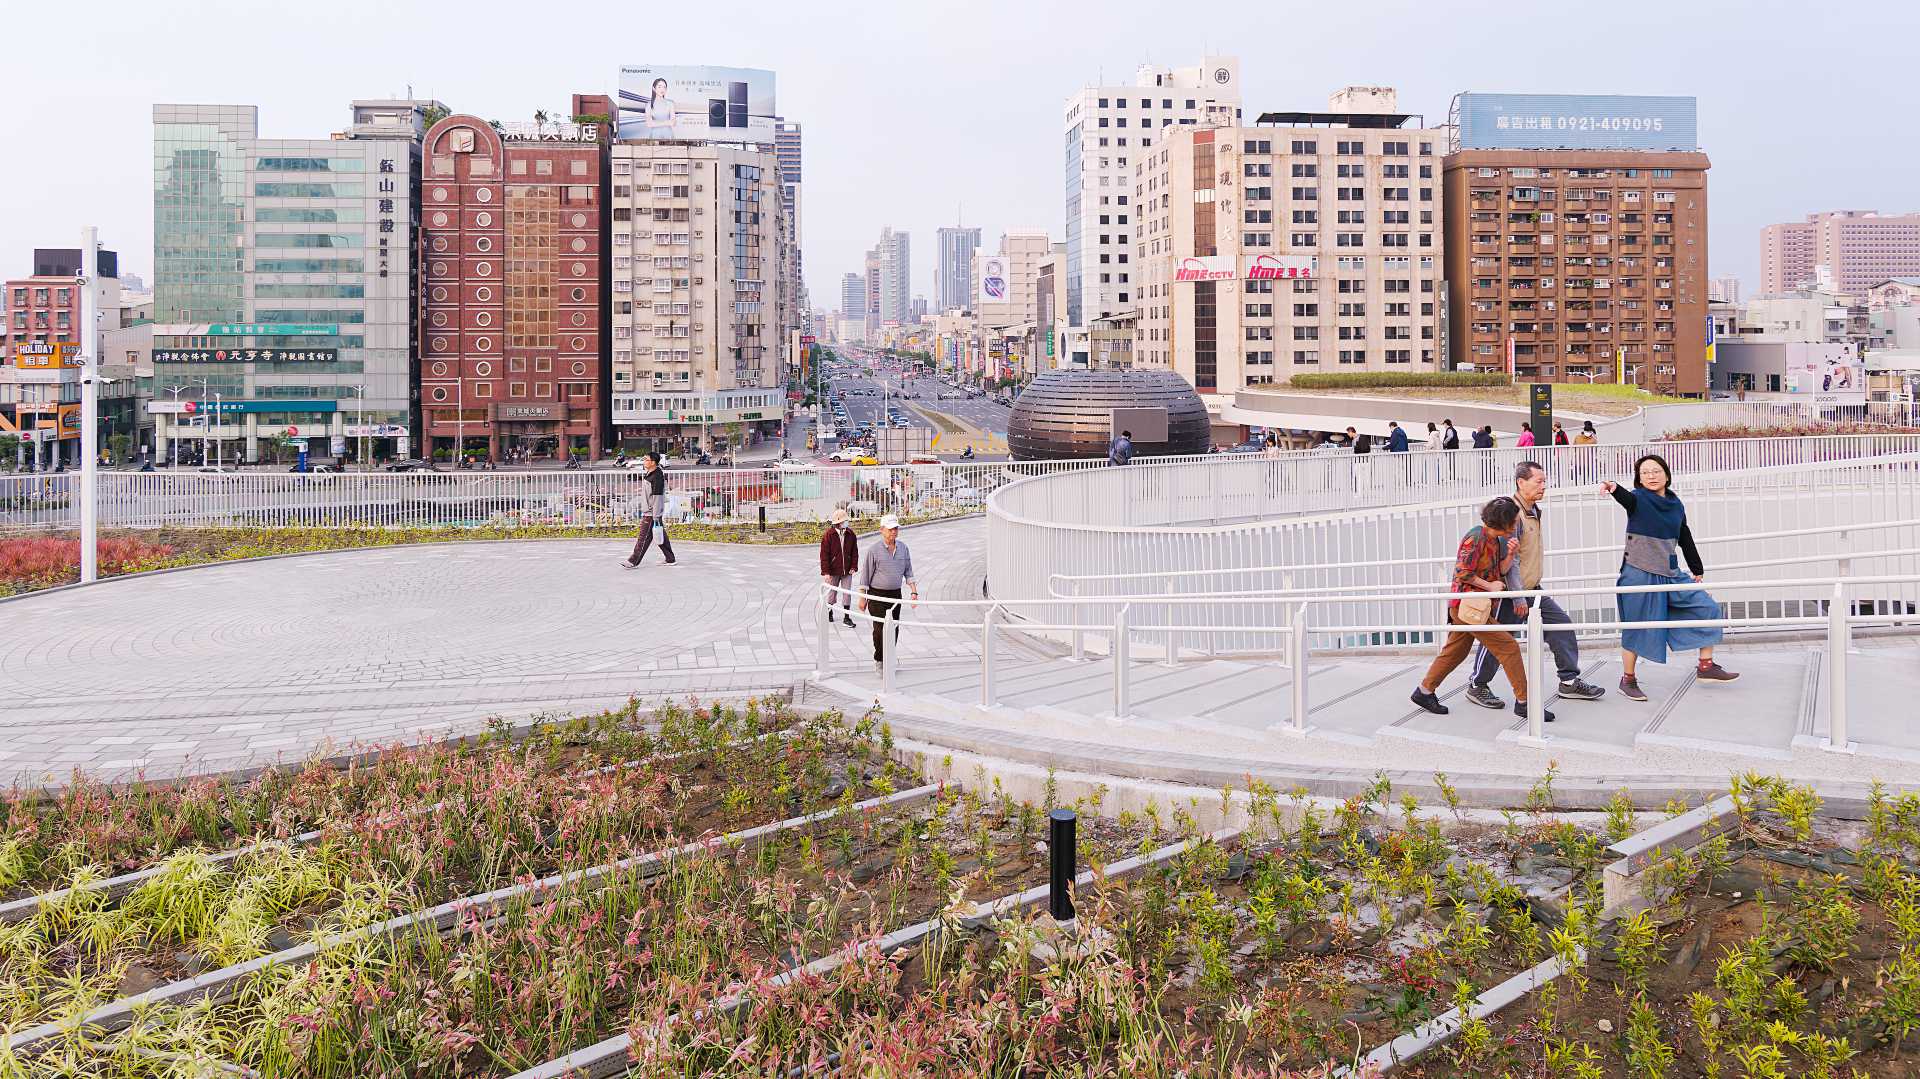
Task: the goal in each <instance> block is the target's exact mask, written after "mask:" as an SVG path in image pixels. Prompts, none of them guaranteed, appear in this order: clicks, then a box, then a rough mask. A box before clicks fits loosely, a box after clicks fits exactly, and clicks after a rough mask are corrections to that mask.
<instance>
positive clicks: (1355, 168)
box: [1333, 164, 1367, 180]
mask: <svg viewBox="0 0 1920 1079" xmlns="http://www.w3.org/2000/svg"><path fill="white" fill-rule="evenodd" d="M1333 172H1334V175H1335V176H1338V177H1340V178H1341V179H1343V180H1361V179H1365V178H1366V175H1367V167H1366V166H1365V165H1347V164H1340V165H1335V166H1334V167H1333Z"/></svg>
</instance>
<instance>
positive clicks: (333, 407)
mask: <svg viewBox="0 0 1920 1079" xmlns="http://www.w3.org/2000/svg"><path fill="white" fill-rule="evenodd" d="M174 403H175V402H172V401H154V402H150V403H149V404H148V406H147V411H148V412H174V411H175V410H174V409H173V408H171V407H168V408H164V409H156V408H155V407H154V406H155V405H168V406H171V405H173V404H174ZM178 403H179V405H180V406H181V407H180V408H179V410H178V411H179V412H180V413H185V414H189V415H195V414H199V413H205V412H338V411H339V410H340V403H339V402H338V401H280V400H267V401H181V402H178Z"/></svg>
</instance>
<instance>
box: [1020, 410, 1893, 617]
mask: <svg viewBox="0 0 1920 1079" xmlns="http://www.w3.org/2000/svg"><path fill="white" fill-rule="evenodd" d="M1853 445H1854V446H1855V448H1856V449H1858V448H1859V446H1858V444H1857V443H1856V444H1853ZM1871 448H1879V449H1897V448H1903V447H1901V446H1900V445H1899V444H1894V445H1892V446H1879V447H1871ZM1609 449H1612V448H1611V447H1609ZM1625 449H1629V450H1631V449H1635V448H1634V447H1627V448H1625ZM1483 452H1484V451H1483ZM1497 452H1499V453H1503V454H1504V453H1507V452H1508V451H1497ZM1522 452H1524V451H1522ZM1542 456H1543V457H1544V456H1545V455H1542ZM1675 456H1678V455H1677V454H1676V455H1675ZM1741 457H1742V455H1737V454H1736V455H1732V456H1730V457H1726V458H1723V460H1739V459H1741ZM1545 463H1547V465H1548V469H1549V475H1550V476H1552V475H1554V473H1555V469H1554V467H1553V462H1552V460H1551V459H1548V460H1547V461H1546V462H1545ZM1697 463H1698V462H1696V464H1697ZM1562 465H1563V467H1562V468H1561V469H1560V470H1559V475H1560V476H1561V477H1562V479H1561V480H1560V481H1557V482H1565V477H1566V476H1567V474H1568V473H1569V472H1570V471H1573V469H1572V468H1570V467H1567V466H1565V465H1564V462H1562ZM1239 467H1241V466H1238V465H1235V466H1230V469H1229V470H1232V469H1238V468H1239ZM1631 467H1632V458H1631V457H1627V459H1626V460H1625V462H1624V464H1623V465H1622V466H1621V468H1620V470H1619V471H1618V472H1615V473H1612V474H1611V475H1612V478H1616V479H1625V474H1626V472H1627V471H1629V470H1630V469H1631ZM1107 471H1108V472H1112V471H1120V470H1107ZM1159 471H1161V472H1162V473H1174V472H1178V471H1180V470H1178V469H1177V468H1161V469H1159ZM1581 471H1582V472H1583V473H1584V474H1582V475H1579V476H1578V479H1579V480H1580V481H1581V485H1580V487H1579V488H1577V489H1575V490H1571V491H1569V490H1565V489H1557V490H1556V489H1553V488H1550V489H1549V493H1548V500H1547V503H1546V507H1545V534H1546V542H1547V562H1546V577H1547V579H1548V580H1550V581H1554V582H1563V581H1564V582H1569V583H1587V582H1603V581H1609V580H1612V579H1613V578H1614V577H1615V576H1616V575H1617V572H1618V567H1619V560H1620V536H1621V533H1622V531H1623V519H1624V515H1623V514H1622V512H1621V510H1620V509H1619V507H1618V506H1617V505H1615V503H1614V502H1613V500H1612V499H1610V498H1608V497H1607V496H1606V495H1604V494H1602V493H1601V492H1600V490H1599V488H1598V485H1597V484H1596V483H1593V482H1592V481H1594V480H1596V479H1597V478H1598V477H1596V476H1594V475H1593V474H1592V473H1591V472H1585V471H1584V466H1583V467H1582V469H1581ZM1190 476H1191V478H1192V479H1193V482H1194V483H1196V484H1201V483H1211V482H1220V481H1214V480H1211V479H1209V477H1207V476H1204V475H1200V474H1190ZM1085 480H1086V482H1085V483H1084V484H1081V483H1059V482H1055V481H1051V480H1039V481H1032V482H1029V483H1023V484H1018V485H1014V486H1012V487H1009V488H1008V489H1006V490H1004V491H1001V492H999V494H997V495H996V496H995V499H994V500H993V505H992V506H991V507H990V509H989V525H988V527H989V545H988V552H987V554H988V581H989V591H990V594H991V595H993V596H996V597H998V596H1023V597H1042V596H1045V597H1049V598H1053V599H1055V600H1057V603H1056V605H1055V606H1053V607H1051V608H1046V609H1042V610H1038V611H1034V612H1033V614H1034V616H1035V617H1036V618H1038V619H1040V620H1050V621H1063V620H1071V618H1072V607H1071V603H1072V602H1074V601H1075V600H1076V599H1078V598H1081V597H1085V596H1089V595H1105V596H1142V595H1158V596H1175V595H1177V594H1180V593H1187V592H1207V593H1215V594H1219V593H1237V594H1248V595H1251V594H1257V593H1266V594H1272V593H1275V592H1276V591H1305V592H1317V593H1326V594H1335V593H1340V592H1368V593H1374V594H1377V595H1379V596H1382V597H1384V596H1386V595H1388V594H1391V593H1393V592H1394V591H1395V590H1404V589H1419V588H1424V587H1428V586H1431V585H1432V584H1433V583H1434V581H1435V580H1436V577H1438V575H1439V574H1438V570H1437V569H1436V567H1440V566H1444V565H1447V564H1449V563H1450V562H1451V561H1452V557H1453V553H1454V550H1455V548H1456V546H1457V544H1458V542H1459V537H1460V535H1461V534H1462V533H1463V532H1464V531H1465V530H1466V529H1467V528H1468V527H1470V526H1471V525H1473V524H1474V523H1477V520H1478V512H1479V507H1480V505H1481V504H1482V502H1483V501H1484V499H1485V498H1486V497H1488V496H1490V495H1492V494H1495V493H1510V492H1511V491H1512V479H1511V472H1508V473H1507V474H1506V475H1505V476H1503V477H1502V478H1501V480H1500V481H1499V483H1498V485H1492V484H1490V485H1489V486H1488V487H1485V488H1481V489H1480V490H1478V491H1475V492H1473V493H1472V494H1471V495H1470V496H1469V497H1461V496H1460V495H1459V494H1453V495H1452V497H1450V498H1447V499H1446V500H1444V501H1420V502H1417V503H1413V504H1400V505H1391V506H1381V507H1370V506H1358V507H1350V508H1345V509H1341V510H1339V511H1337V512H1327V511H1324V510H1323V511H1319V512H1309V513H1304V514H1293V515H1280V514H1276V515H1274V516H1273V517H1271V518H1269V519H1256V520H1253V521H1248V522H1239V523H1231V524H1225V525H1214V524H1187V525H1154V526H1141V525H1136V526H1133V527H1124V526H1116V525H1106V526H1088V525H1084V524H1079V523H1072V524H1058V523H1054V522H1053V521H1045V522H1042V521H1035V520H1030V519H1022V518H1019V517H1015V516H1012V515H1009V514H1006V513H1003V512H1002V510H1001V505H1002V502H1003V501H1014V500H1017V499H1024V498H1026V497H1027V495H1026V494H1025V493H1024V492H1025V491H1026V490H1029V489H1034V488H1046V489H1051V490H1057V491H1059V492H1061V494H1062V499H1061V506H1062V512H1060V513H1058V514H1056V515H1055V516H1070V515H1074V514H1075V513H1076V512H1077V510H1076V505H1077V504H1078V503H1079V502H1080V500H1081V499H1082V498H1084V497H1086V496H1076V495H1075V494H1074V493H1073V492H1074V491H1075V489H1076V488H1080V487H1083V486H1087V487H1091V486H1098V485H1102V484H1109V485H1110V484H1111V483H1112V482H1114V481H1113V480H1112V479H1111V478H1110V477H1109V476H1108V475H1107V474H1106V472H1102V473H1095V474H1091V475H1089V476H1087V477H1085ZM1676 483H1677V485H1678V488H1679V490H1680V491H1681V494H1682V496H1683V497H1684V498H1686V500H1687V505H1688V517H1689V521H1690V523H1691V525H1692V528H1693V531H1694V534H1695V537H1696V540H1697V541H1698V542H1699V543H1700V544H1701V546H1702V547H1703V548H1704V549H1705V550H1706V551H1707V552H1708V558H1707V562H1708V569H1709V571H1710V572H1712V573H1713V574H1714V576H1715V578H1716V579H1725V580H1730V581H1734V580H1745V579H1759V580H1764V579H1765V578H1766V577H1767V576H1768V575H1769V573H1775V572H1777V569H1774V570H1770V569H1769V568H1768V567H1769V566H1772V565H1774V564H1776V563H1780V562H1781V561H1782V560H1795V562H1796V564H1799V565H1802V566H1806V567H1809V568H1811V569H1814V570H1815V571H1818V570H1819V569H1821V568H1823V567H1831V568H1833V569H1834V570H1835V571H1837V572H1842V573H1846V572H1874V573H1906V572H1920V553H1916V549H1917V548H1920V455H1915V454H1889V455H1882V456H1868V457H1840V458H1838V459H1834V460H1829V461H1825V462H1817V463H1803V464H1793V465H1777V466H1774V467H1770V468H1763V469H1755V470H1729V471H1726V472H1720V473H1715V474H1712V475H1711V476H1710V477H1706V476H1701V475H1700V474H1699V473H1698V472H1684V471H1679V470H1678V467H1677V466H1676ZM1120 497H1122V496H1121V495H1120V494H1118V493H1113V492H1109V494H1108V495H1107V496H1106V497H1105V498H1104V499H1103V500H1102V501H1104V502H1105V503H1107V504H1111V503H1112V502H1113V501H1114V500H1115V499H1118V498H1120ZM1410 497H1412V496H1410ZM1135 512H1136V513H1138V512H1140V511H1138V510H1136V511H1135ZM1202 512H1206V511H1205V510H1203V511H1202ZM1069 578H1071V579H1073V581H1072V584H1071V585H1069V586H1065V587H1063V586H1062V582H1063V581H1064V580H1067V579H1069ZM1821 598H1822V597H1820V596H1818V595H1815V594H1813V593H1812V592H1810V591H1807V590H1800V591H1798V592H1795V591H1793V590H1784V591H1783V592H1781V593H1778V594H1776V595H1773V596H1769V597H1768V598H1767V600H1766V603H1767V604H1770V605H1772V606H1774V607H1776V608H1778V607H1779V606H1780V605H1781V604H1783V603H1784V604H1787V605H1788V607H1787V608H1785V609H1787V610H1791V609H1793V607H1792V605H1794V604H1798V605H1800V606H1807V605H1817V604H1818V603H1819V602H1820V600H1821ZM1754 602H1755V604H1758V603H1759V602H1760V601H1758V600H1755V601H1754ZM1875 602H1879V603H1881V604H1883V605H1885V606H1886V607H1888V608H1889V609H1892V610H1903V609H1906V608H1907V606H1908V605H1910V604H1915V603H1920V590H1915V589H1909V588H1892V587H1889V588H1888V589H1887V592H1886V594H1885V595H1882V596H1879V597H1876V598H1875ZM1570 613H1572V614H1573V615H1574V617H1575V618H1576V620H1579V621H1592V620H1595V619H1597V618H1599V617H1601V615H1602V614H1604V613H1605V611H1604V610H1603V609H1602V608H1600V607H1598V606H1597V605H1596V606H1594V607H1593V608H1592V609H1590V610H1585V611H1581V610H1571V611H1570ZM1734 613H1735V614H1740V613H1744V610H1736V611H1735V612H1734ZM1341 614H1342V616H1343V617H1344V616H1347V615H1351V616H1352V621H1353V624H1354V625H1356V626H1358V625H1366V624H1378V623H1389V622H1411V621H1412V620H1413V617H1412V615H1413V611H1412V609H1411V608H1410V607H1409V605H1407V604H1403V603H1400V604H1396V603H1394V602H1392V601H1390V600H1387V599H1385V598H1382V599H1381V600H1380V602H1379V603H1378V604H1377V605H1375V606H1374V607H1372V608H1368V609H1354V610H1352V611H1345V610H1343V611H1342V612H1341ZM1237 617H1239V618H1241V619H1242V620H1243V621H1244V625H1243V626H1242V628H1243V629H1246V630H1247V631H1248V632H1247V633H1246V634H1244V635H1240V636H1236V635H1234V634H1219V635H1215V636H1214V637H1212V638H1209V639H1208V640H1206V641H1204V642H1202V644H1203V646H1204V647H1206V648H1208V649H1211V650H1216V651H1236V650H1252V649H1256V648H1258V647H1260V646H1261V645H1262V642H1267V643H1270V638H1268V637H1266V635H1265V634H1263V633H1259V632H1258V628H1259V627H1265V626H1272V625H1275V624H1278V623H1279V622H1281V621H1283V620H1284V618H1285V617H1286V611H1285V609H1284V607H1283V606H1282V605H1280V604H1279V603H1278V602H1276V603H1275V605H1273V606H1271V607H1269V608H1267V609H1264V610H1262V609H1259V608H1257V607H1256V608H1247V609H1245V610H1242V611H1240V612H1238V614H1237ZM1161 619H1164V620H1167V621H1173V622H1179V621H1189V620H1190V619H1185V618H1183V617H1182V616H1181V615H1180V614H1179V612H1178V608H1177V605H1166V604H1162V605H1155V606H1152V607H1147V608H1143V609H1141V610H1139V611H1137V612H1136V626H1137V627H1139V628H1143V629H1144V628H1151V627H1152V626H1153V625H1154V623H1155V622H1156V620H1161ZM1326 631H1327V632H1332V631H1333V626H1332V625H1330V624H1328V625H1327V626H1326ZM1405 643H1417V642H1408V641H1398V640H1391V639H1385V638H1380V639H1375V638H1373V637H1367V636H1360V635H1354V636H1351V637H1349V638H1348V639H1347V640H1345V641H1344V642H1343V645H1344V646H1346V647H1374V646H1381V647H1386V646H1393V645H1398V644H1405Z"/></svg>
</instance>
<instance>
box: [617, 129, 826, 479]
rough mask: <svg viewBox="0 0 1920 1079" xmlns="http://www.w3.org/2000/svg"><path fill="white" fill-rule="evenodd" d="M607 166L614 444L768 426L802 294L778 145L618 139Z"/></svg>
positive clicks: (781, 404)
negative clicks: (795, 275)
mask: <svg viewBox="0 0 1920 1079" xmlns="http://www.w3.org/2000/svg"><path fill="white" fill-rule="evenodd" d="M612 173H613V175H612V185H613V197H612V200H611V209H612V213H613V232H612V242H613V267H612V293H611V295H612V301H613V316H612V318H613V368H612V370H613V422H614V424H615V426H616V428H617V429H618V435H619V438H620V440H621V443H622V445H624V446H625V447H626V448H628V449H631V450H641V449H648V448H662V447H668V446H673V445H676V444H680V445H684V444H688V443H694V442H701V443H704V444H706V445H708V446H714V445H717V442H718V439H719V438H720V437H722V436H725V437H727V438H729V439H733V440H735V441H734V444H735V445H737V444H738V440H739V439H740V438H741V437H742V436H744V435H745V434H747V433H748V431H749V429H757V430H760V431H763V432H764V431H771V430H774V429H776V428H777V427H778V425H779V423H780V422H781V420H782V419H783V417H784V413H785V406H786V379H787V363H788V360H789V357H788V355H787V352H788V348H789V346H790V343H791V342H790V338H791V331H792V330H793V329H795V328H797V327H798V325H799V308H798V306H797V294H796V283H795V282H794V281H793V280H792V279H791V277H790V276H789V273H790V267H791V265H792V261H791V258H790V251H789V241H788V236H789V232H788V228H787V222H786V214H785V209H784V205H783V202H782V198H781V184H780V177H781V173H780V169H779V165H778V158H777V157H776V155H775V153H774V151H773V149H772V148H771V147H762V146H755V145H733V144H727V143H701V142H676V141H658V142H653V141H627V140H622V141H619V142H616V143H615V144H614V146H613V155H612Z"/></svg>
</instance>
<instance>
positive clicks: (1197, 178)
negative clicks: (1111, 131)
mask: <svg viewBox="0 0 1920 1079" xmlns="http://www.w3.org/2000/svg"><path fill="white" fill-rule="evenodd" d="M1415 119H1416V118H1415V117H1414V116H1412V115H1411V114H1407V113H1403V112H1400V111H1398V108H1397V100H1396V95H1395V93H1394V91H1393V90H1392V89H1391V88H1387V87H1354V88H1349V89H1346V90H1342V91H1340V92H1338V93H1335V94H1334V95H1332V97H1331V98H1330V100H1329V103H1328V107H1327V109H1326V110H1325V111H1319V112H1269V113H1264V114H1262V115H1261V116H1260V117H1259V119H1258V121H1257V122H1256V123H1255V124H1249V125H1246V126H1231V127H1193V128H1183V129H1181V130H1179V131H1177V132H1175V133H1173V134H1172V135H1171V136H1169V137H1168V138H1167V139H1166V141H1165V142H1164V144H1163V145H1162V146H1160V147H1159V148H1157V149H1156V151H1155V152H1154V153H1153V155H1152V156H1151V157H1149V158H1147V159H1146V160H1145V161H1143V162H1142V164H1141V165H1140V166H1138V168H1137V169H1136V171H1135V176H1134V180H1133V187H1132V190H1133V192H1134V194H1135V200H1136V205H1138V206H1139V207H1140V209H1141V211H1142V216H1141V217H1139V218H1138V219H1137V222H1136V233H1135V243H1134V251H1135V259H1134V263H1135V267H1136V272H1138V273H1139V274H1140V275H1141V276H1140V277H1139V279H1138V282H1137V290H1138V294H1139V297H1140V311H1139V316H1138V318H1137V319H1136V320H1135V323H1134V333H1135V343H1134V347H1133V349H1132V355H1131V358H1130V359H1131V363H1132V364H1133V365H1134V366H1136V367H1164V368H1171V369H1173V370H1175V371H1177V372H1179V373H1180V375H1181V376H1182V377H1183V378H1185V379H1186V380H1187V381H1188V382H1191V383H1192V384H1193V386H1194V388H1195V389H1197V390H1199V391H1200V393H1201V394H1203V395H1210V394H1221V395H1230V394H1232V393H1235V392H1237V391H1239V390H1242V389H1245V388H1247V387H1250V386H1264V385H1269V384H1272V383H1277V382H1285V381H1287V380H1288V379H1290V378H1292V377H1293V376H1294V375H1296V374H1301V373H1317V372H1321V371H1423V370H1432V369H1434V368H1435V367H1436V366H1437V364H1438V362H1439V360H1440V357H1441V355H1442V351H1441V350H1442V345H1441V341H1440V333H1439V326H1440V314H1439V310H1440V304H1441V302H1442V296H1441V293H1442V291H1443V289H1442V286H1441V283H1440V282H1441V267H1442V259H1441V256H1442V240H1441V225H1440V221H1439V206H1440V194H1439V179H1438V176H1437V175H1436V174H1437V173H1438V171H1439V161H1440V156H1439V154H1440V150H1441V148H1442V145H1443V143H1442V140H1443V139H1444V138H1445V133H1444V132H1443V131H1441V130H1439V129H1437V128H1429V127H1421V126H1419V125H1418V124H1417V123H1415V122H1414V121H1415ZM1106 351H1108V352H1109V353H1111V352H1112V351H1114V350H1113V349H1112V348H1110V347H1109V348H1108V349H1107V350H1106ZM1112 359H1113V358H1112V357H1111V356H1109V357H1108V361H1109V362H1112ZM1209 404H1210V406H1212V407H1213V408H1214V409H1215V411H1216V413H1217V411H1218V408H1219V406H1218V405H1217V404H1214V403H1213V402H1211V401H1210V402H1209Z"/></svg>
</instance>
